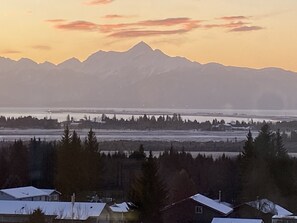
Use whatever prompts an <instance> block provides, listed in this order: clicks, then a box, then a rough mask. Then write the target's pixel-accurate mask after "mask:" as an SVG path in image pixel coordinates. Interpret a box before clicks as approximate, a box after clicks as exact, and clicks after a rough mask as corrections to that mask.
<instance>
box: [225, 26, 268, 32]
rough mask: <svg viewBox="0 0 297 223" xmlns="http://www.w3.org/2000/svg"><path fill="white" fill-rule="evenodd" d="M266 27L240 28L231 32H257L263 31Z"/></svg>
mask: <svg viewBox="0 0 297 223" xmlns="http://www.w3.org/2000/svg"><path fill="white" fill-rule="evenodd" d="M262 29H264V27H261V26H240V27H237V28H234V29H231V30H230V32H248V31H256V30H262Z"/></svg>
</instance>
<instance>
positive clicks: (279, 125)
mask: <svg viewBox="0 0 297 223" xmlns="http://www.w3.org/2000/svg"><path fill="white" fill-rule="evenodd" d="M265 124H269V125H270V127H271V129H272V130H274V131H276V130H278V129H279V130H281V131H282V133H283V137H284V138H285V139H291V136H292V140H293V141H297V132H296V131H295V130H296V129H297V121H275V122H267V121H265V120H264V121H261V122H260V121H257V122H254V121H253V120H252V119H251V120H250V121H248V122H246V121H238V120H237V121H233V122H231V123H227V122H226V121H225V120H224V119H221V120H218V119H213V120H212V121H204V122H198V121H197V120H190V119H185V118H183V117H182V116H181V115H180V114H176V113H174V114H173V115H160V116H154V115H146V114H144V115H142V116H139V117H137V118H136V117H134V116H133V115H132V116H131V117H129V118H126V119H124V118H117V116H116V114H114V115H113V117H112V118H111V117H110V116H108V115H105V114H101V115H98V117H97V118H93V119H91V118H90V117H87V116H85V117H84V118H83V119H80V120H75V118H73V117H71V116H70V115H67V117H66V120H65V121H58V120H57V119H52V118H47V117H44V118H43V119H38V118H36V117H32V116H24V117H5V116H0V129H5V128H19V129H29V128H33V129H61V128H62V129H63V128H65V126H69V127H71V128H73V129H90V128H92V129H130V130H201V131H231V130H244V131H246V130H248V129H252V130H260V129H261V127H262V126H263V125H265ZM285 133H289V134H285Z"/></svg>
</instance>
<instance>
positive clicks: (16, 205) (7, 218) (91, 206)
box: [0, 200, 110, 223]
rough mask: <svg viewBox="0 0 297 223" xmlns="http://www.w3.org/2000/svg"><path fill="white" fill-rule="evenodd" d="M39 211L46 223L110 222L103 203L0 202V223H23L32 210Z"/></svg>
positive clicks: (107, 211) (108, 213)
mask: <svg viewBox="0 0 297 223" xmlns="http://www.w3.org/2000/svg"><path fill="white" fill-rule="evenodd" d="M36 209H40V210H41V211H42V212H43V213H44V215H45V217H46V219H47V222H52V221H53V220H55V221H56V220H59V221H72V220H74V221H82V222H84V221H88V222H94V223H95V222H96V223H107V222H110V212H109V210H108V209H107V206H106V204H105V203H83V202H75V203H71V202H47V201H4V200H3V201H0V222H15V223H18V222H24V221H27V220H28V217H29V215H30V214H32V213H33V211H34V210H36Z"/></svg>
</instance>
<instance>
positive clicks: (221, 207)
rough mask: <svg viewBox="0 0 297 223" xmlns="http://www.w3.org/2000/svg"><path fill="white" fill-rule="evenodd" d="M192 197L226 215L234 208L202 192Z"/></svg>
mask: <svg viewBox="0 0 297 223" xmlns="http://www.w3.org/2000/svg"><path fill="white" fill-rule="evenodd" d="M190 198H191V199H193V200H194V201H197V202H199V203H200V204H203V205H205V206H207V207H209V208H212V209H214V210H216V211H218V212H221V213H223V214H225V215H227V214H229V213H231V212H232V211H233V208H231V207H229V206H227V205H225V204H224V203H221V202H218V201H215V200H213V199H210V198H208V197H206V196H204V195H202V194H196V195H194V196H192V197H190Z"/></svg>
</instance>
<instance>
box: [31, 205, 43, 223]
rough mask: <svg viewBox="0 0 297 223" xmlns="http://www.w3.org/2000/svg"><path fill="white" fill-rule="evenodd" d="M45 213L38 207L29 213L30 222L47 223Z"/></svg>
mask: <svg viewBox="0 0 297 223" xmlns="http://www.w3.org/2000/svg"><path fill="white" fill-rule="evenodd" d="M45 222H46V221H45V215H44V213H43V212H42V210H41V209H40V208H37V209H36V210H34V211H33V213H32V214H30V215H29V221H28V223H45Z"/></svg>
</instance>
